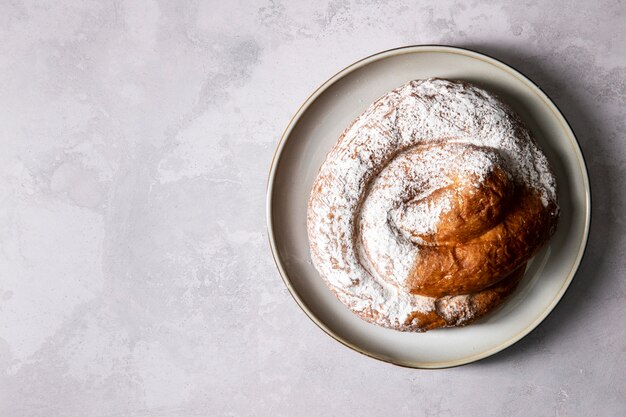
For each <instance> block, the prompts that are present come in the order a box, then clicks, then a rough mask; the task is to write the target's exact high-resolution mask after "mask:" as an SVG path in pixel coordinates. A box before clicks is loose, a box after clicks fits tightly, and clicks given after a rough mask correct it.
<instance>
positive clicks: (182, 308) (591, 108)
mask: <svg viewBox="0 0 626 417" xmlns="http://www.w3.org/2000/svg"><path fill="white" fill-rule="evenodd" d="M312 3H315V5H309V2H308V1H297V2H296V1H287V0H283V1H280V0H276V1H273V0H271V1H259V2H252V1H249V2H246V1H239V2H235V1H226V0H223V1H222V0H220V1H217V0H215V1H212V0H210V1H204V2H197V1H193V2H187V1H185V2H183V1H169V2H167V1H153V0H142V1H137V0H128V1H111V2H109V1H100V0H93V1H69V0H62V1H48V2H41V1H8V0H7V1H2V2H1V3H0V415H1V416H11V417H12V416H42V417H43V416H46V417H48V416H77V417H78V416H80V417H88V416H110V417H112V416H244V415H272V416H274V415H275V416H292V415H299V416H300V415H302V416H303V415H335V416H342V415H348V413H353V414H355V415H372V416H381V415H395V416H404V415H406V416H408V415H423V416H439V417H444V416H465V415H467V416H477V415H480V416H528V415H538V416H539V415H540V416H591V415H603V416H617V415H624V410H625V409H626V394H625V391H626V325H625V324H624V320H625V319H626V307H625V305H626V283H625V281H624V274H625V273H626V263H625V258H626V256H625V252H626V241H625V240H626V239H625V234H624V231H625V225H626V216H625V209H626V197H625V195H626V193H624V186H623V184H624V182H625V181H626V142H625V139H624V134H625V133H626V122H625V121H626V111H625V107H626V88H625V77H626V41H625V39H626V32H625V27H626V25H625V22H626V16H625V13H626V6H625V5H624V3H621V4H620V2H619V1H594V2H588V1H584V0H580V1H535V0H531V1H526V2H521V1H510V2H504V3H502V2H493V1H463V2H461V1H459V2H454V1H450V0H440V1H437V2H432V5H429V4H428V3H427V2H421V3H418V2H409V1H389V2H385V1H376V0H375V1H365V0H363V1H357V2H354V1H341V0H333V1H320V2H312ZM588 4H591V6H588ZM420 43H444V44H452V45H458V46H465V47H469V48H472V49H476V50H478V51H482V52H485V53H488V54H491V55H493V56H495V57H497V58H499V59H502V60H504V61H505V62H507V63H509V64H512V65H514V66H515V67H517V68H519V69H520V70H521V71H522V72H524V73H526V74H527V75H528V76H530V77H531V78H532V79H533V80H534V81H536V82H537V83H538V84H539V85H540V86H541V87H542V88H544V89H545V91H546V92H547V93H548V94H549V95H550V96H552V97H553V98H554V100H555V101H556V103H557V104H558V106H559V107H560V108H561V109H562V110H563V112H564V113H565V116H566V117H567V118H568V119H569V120H570V122H571V124H572V126H573V128H574V131H575V132H576V134H577V135H578V138H579V140H580V142H581V145H582V148H583V151H584V153H585V156H586V158H587V162H588V164H589V169H590V174H591V182H592V188H593V200H594V201H593V225H592V233H591V239H590V246H589V249H588V251H587V255H586V257H585V259H584V262H583V265H582V268H581V270H580V272H579V273H578V275H577V276H576V278H575V280H574V282H573V284H572V287H571V288H570V290H569V291H568V293H567V294H566V296H565V297H564V299H563V300H562V302H561V303H560V304H559V305H558V307H557V308H556V310H555V311H554V313H553V314H552V315H550V317H549V318H548V319H547V320H546V321H545V322H544V323H543V324H542V325H541V326H540V327H539V328H538V329H537V330H536V331H534V332H533V333H532V334H531V335H530V336H528V337H527V338H525V339H524V340H522V341H521V342H519V343H518V344H516V345H515V346H514V347H512V348H510V349H507V350H506V351H504V352H502V353H500V354H498V355H496V356H494V357H492V358H489V359H487V360H484V361H481V362H479V363H475V364H472V365H469V366H464V367H460V368H455V369H450V370H442V371H417V370H411V369H403V368H398V367H395V366H392V365H388V364H385V363H382V362H378V361H375V360H372V359H368V358H366V357H364V356H361V355H359V354H357V353H355V352H353V351H351V350H349V349H347V348H345V347H343V346H342V345H340V344H338V343H337V342H335V341H333V340H332V339H331V338H329V337H328V336H326V335H325V334H324V333H323V332H322V331H320V330H319V329H318V328H317V327H316V326H315V325H314V324H313V323H312V322H311V321H310V320H309V319H308V318H307V317H306V316H305V315H304V314H303V313H302V312H301V311H300V309H299V308H298V306H297V305H296V304H295V302H294V301H293V300H292V299H291V297H290V296H289V294H288V292H287V290H286V289H285V287H284V285H283V283H282V281H281V279H280V277H279V275H278V273H277V271H276V269H275V267H274V264H273V261H272V257H271V255H270V251H269V247H268V243H267V232H266V229H265V186H266V178H267V172H268V168H269V165H270V161H271V158H272V155H273V152H274V148H275V146H276V144H277V143H278V140H279V137H280V134H281V132H282V130H283V129H284V128H285V126H286V125H287V123H288V121H289V119H290V117H291V115H292V114H293V112H295V110H296V109H297V108H298V106H299V105H300V103H301V102H302V101H303V100H304V99H305V98H306V97H307V96H308V94H309V93H310V92H311V91H312V90H314V89H315V88H316V87H317V86H318V85H319V84H321V83H322V82H323V81H325V80H326V79H327V78H328V77H329V76H330V75H332V74H334V73H335V72H336V71H338V70H339V69H341V68H343V67H344V66H346V65H348V64H350V63H352V62H353V61H355V60H357V59H360V58H362V57H364V56H367V55H370V54H372V53H375V52H378V51H380V50H384V49H388V48H393V47H397V46H402V45H407V44H420Z"/></svg>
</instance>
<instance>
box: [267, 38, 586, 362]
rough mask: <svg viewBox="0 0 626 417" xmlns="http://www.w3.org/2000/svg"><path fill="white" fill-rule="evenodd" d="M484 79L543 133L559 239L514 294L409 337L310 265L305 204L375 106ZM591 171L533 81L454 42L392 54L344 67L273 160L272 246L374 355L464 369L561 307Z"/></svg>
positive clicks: (332, 329) (331, 324) (301, 294)
mask: <svg viewBox="0 0 626 417" xmlns="http://www.w3.org/2000/svg"><path fill="white" fill-rule="evenodd" d="M427 77H440V78H449V79H460V80H465V81H470V82H473V83H476V84H478V85H480V86H482V87H484V88H486V89H487V90H490V91H492V92H495V93H496V94H498V95H499V96H500V97H501V98H502V99H503V100H504V101H506V102H507V103H508V104H509V105H511V106H512V107H513V108H514V110H516V111H517V112H518V113H519V114H520V116H521V117H522V118H523V119H524V120H525V122H526V123H527V125H528V126H529V128H530V129H531V130H532V131H533V132H534V134H535V137H536V138H537V140H538V142H539V144H540V145H541V147H542V148H543V150H544V151H545V153H546V155H547V156H548V159H549V160H550V162H551V164H552V167H553V168H554V171H555V173H556V176H557V179H558V185H559V202H560V205H561V213H562V214H561V218H560V220H559V225H558V229H557V232H556V235H555V236H554V237H553V238H552V240H551V241H550V242H549V244H548V245H547V246H546V247H545V248H544V249H543V251H542V252H541V253H539V254H538V255H537V256H536V257H535V258H534V259H533V260H532V261H531V263H530V265H529V267H528V269H527V271H526V274H525V276H524V279H523V281H522V283H521V284H520V286H519V288H518V289H517V291H516V292H515V294H514V295H513V296H512V297H511V298H510V299H509V300H508V301H507V302H506V303H505V304H504V306H503V307H502V308H500V309H499V310H498V311H496V312H495V313H493V314H491V315H489V316H488V317H487V318H485V319H483V320H481V321H479V322H476V323H474V324H472V325H470V326H468V327H464V328H453V329H439V330H433V331H430V332H427V333H402V332H398V331H394V330H389V329H384V328H382V327H378V326H376V325H372V324H369V323H366V322H365V321H363V320H361V319H360V318H358V317H357V316H356V315H354V314H353V313H352V312H350V311H349V310H348V309H347V308H346V307H345V306H344V305H343V304H341V303H340V302H339V301H338V300H337V299H336V298H335V296H334V295H333V294H332V293H331V292H330V290H329V289H328V288H327V287H326V285H325V284H324V282H323V281H322V279H321V278H320V276H319V275H318V273H317V271H316V270H315V268H314V267H313V266H312V264H311V258H310V255H309V243H308V238H307V232H306V208H307V200H308V196H309V192H310V190H311V186H312V184H313V180H314V179H315V176H316V175H317V172H318V170H319V167H320V165H321V164H322V162H323V160H324V158H325V156H326V154H327V152H328V151H329V150H330V149H331V147H332V146H333V144H334V143H335V142H336V141H337V139H338V138H339V135H340V134H341V133H342V131H343V130H344V129H345V127H346V126H348V124H349V123H350V121H352V120H353V119H354V118H355V117H356V116H358V115H359V114H360V113H361V112H362V111H363V110H364V109H365V108H366V107H367V106H369V104H370V103H372V102H373V101H374V100H376V99H377V98H379V97H380V96H382V95H383V94H385V93H386V92H388V91H390V90H392V89H394V88H396V87H398V86H400V85H402V84H404V83H406V82H407V81H409V80H413V79H419V78H427ZM590 208H591V202H590V192H589V179H588V175H587V170H586V167H585V163H584V160H583V157H582V153H581V151H580V148H579V146H578V143H577V141H576V138H575V137H574V134H573V132H572V130H571V129H570V127H569V125H568V124H567V122H566V121H565V119H564V117H563V116H562V115H561V113H560V112H559V110H558V109H557V108H556V106H555V105H554V104H553V103H552V101H550V99H549V98H548V97H547V96H546V95H545V94H544V93H543V92H542V91H541V90H540V89H539V88H538V87H537V86H536V85H535V84H533V83H532V82H531V81H530V80H529V79H528V78H526V77H525V76H523V75H522V74H520V73H519V72H518V71H516V70H515V69H513V68H511V67H509V66H507V65H505V64H503V63H502V62H500V61H497V60H496V59H493V58H490V57H488V56H485V55H482V54H479V53H477V52H472V51H469V50H465V49H460V48H454V47H448V46H411V47H405V48H399V49H394V50H390V51H385V52H382V53H379V54H376V55H373V56H370V57H368V58H365V59H363V60H361V61H359V62H356V63H354V64H352V65H350V66H349V67H347V68H346V69H344V70H342V71H341V72H339V73H338V74H336V75H335V76H334V77H332V78H331V79H330V80H328V81H326V82H325V83H324V84H323V85H322V86H321V87H320V88H318V89H317V90H316V91H315V92H314V93H313V94H312V95H311V96H310V97H309V98H308V99H307V100H306V101H305V103H304V104H303V105H302V107H301V108H300V109H299V110H298V112H297V113H296V114H295V115H294V117H293V118H292V119H291V122H290V123H289V126H288V127H287V129H286V130H285V133H284V135H283V137H282V139H281V141H280V143H279V145H278V149H277V151H276V154H275V156H274V160H273V162H272V167H271V172H270V177H269V183H268V189H267V223H268V230H269V238H270V244H271V247H272V252H273V254H274V259H275V261H276V265H277V266H278V269H279V271H280V274H281V275H282V277H283V280H284V281H285V284H286V285H287V288H289V291H290V292H291V294H292V295H293V298H294V299H295V300H296V302H297V303H298V304H299V305H300V307H302V310H304V312H305V313H306V314H307V315H308V316H309V317H310V318H311V320H313V321H314V322H315V323H316V324H317V325H318V326H319V327H320V328H321V329H322V330H324V331H325V332H326V333H328V334H329V335H330V336H332V337H333V338H335V339H336V340H337V341H339V342H341V343H343V344H344V345H346V346H348V347H350V348H352V349H354V350H357V351H358V352H361V353H363V354H365V355H368V356H371V357H374V358H377V359H381V360H384V361H388V362H392V363H394V364H398V365H403V366H409V367H416V368H443V367H450V366H456V365H462V364H466V363H470V362H473V361H476V360H478V359H482V358H485V357H487V356H490V355H492V354H494V353H496V352H498V351H500V350H502V349H504V348H506V347H507V346H510V345H512V344H513V343H515V342H516V341H518V340H520V339H521V338H522V337H524V336H525V335H526V334H528V333H529V332H530V331H531V330H532V329H534V328H535V327H536V326H537V325H539V323H541V321H542V320H543V319H544V318H545V317H546V316H547V315H548V314H549V313H550V311H552V309H553V308H554V306H555V305H556V304H557V303H558V302H559V300H560V299H561V297H562V296H563V294H564V292H565V290H566V289H567V287H568V286H569V284H570V282H571V281H572V278H573V276H574V274H575V272H576V269H577V268H578V265H579V264H580V261H581V258H582V256H583V252H584V249H585V245H586V242H587V235H588V232H589V220H590Z"/></svg>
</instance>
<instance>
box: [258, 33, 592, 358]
mask: <svg viewBox="0 0 626 417" xmlns="http://www.w3.org/2000/svg"><path fill="white" fill-rule="evenodd" d="M420 52H445V53H453V54H457V55H464V56H468V57H470V58H475V59H479V60H482V61H485V62H487V63H489V64H492V65H495V66H496V67H499V68H500V69H501V70H504V71H505V72H508V73H510V74H511V75H513V76H515V77H516V78H517V79H519V80H520V81H522V82H523V83H525V84H526V85H527V86H528V87H529V88H530V90H531V91H533V92H534V93H535V94H537V95H538V96H539V98H540V99H541V100H542V101H543V102H544V103H545V104H546V105H547V107H548V108H549V109H550V110H551V111H552V113H554V115H555V116H556V118H557V120H558V121H559V122H560V124H561V127H562V128H563V130H564V131H565V132H566V133H569V135H567V136H568V139H569V140H570V142H571V144H572V145H573V149H574V151H575V154H576V156H577V158H578V162H579V165H580V168H581V171H582V174H583V175H582V177H583V178H582V179H583V186H584V193H585V228H584V231H583V236H582V240H581V244H580V247H579V248H578V253H577V254H576V259H575V261H574V264H573V266H572V269H571V270H570V272H569V275H568V277H567V279H566V281H565V282H564V283H563V285H562V286H561V288H560V289H559V291H558V292H557V293H556V294H555V297H554V298H553V299H552V301H551V302H550V304H549V305H548V306H547V307H546V309H545V310H544V311H543V312H542V313H541V314H540V315H539V317H537V318H536V319H535V320H534V321H533V322H532V323H530V324H529V325H528V326H527V327H526V328H524V329H523V330H521V331H520V332H518V333H517V334H516V335H515V336H513V337H511V338H509V339H507V340H506V341H504V342H502V343H500V344H499V345H497V346H495V347H493V348H491V349H488V350H486V351H483V352H479V353H477V354H474V355H470V356H467V357H463V358H460V359H457V360H451V361H445V362H428V363H425V362H404V361H402V362H400V361H394V360H393V358H389V357H386V356H382V355H380V356H379V355H376V354H374V353H371V352H368V351H366V350H365V349H362V348H360V347H359V346H357V345H355V344H353V343H351V342H349V341H347V340H345V339H344V338H343V337H341V336H340V335H338V334H336V333H335V332H333V331H331V330H330V329H329V328H328V327H327V326H326V325H325V324H324V323H323V322H322V321H321V320H319V319H318V318H317V317H316V316H315V314H314V313H313V312H312V311H311V310H310V309H309V308H308V307H307V305H306V304H305V303H304V302H303V301H302V299H301V298H300V296H299V295H298V293H297V291H296V290H295V289H294V287H293V285H292V284H291V280H290V278H289V276H288V274H287V272H286V270H285V268H284V266H283V263H282V260H281V258H280V255H279V254H278V249H277V247H276V238H275V234H274V222H273V218H272V217H273V204H272V196H273V190H274V183H275V178H276V170H277V166H278V161H279V160H280V157H281V155H282V152H283V149H284V148H285V145H286V143H287V141H288V139H289V137H290V135H291V132H292V130H293V128H294V127H295V126H296V124H297V122H298V121H299V120H300V118H301V117H302V115H303V114H304V113H305V112H306V110H307V109H308V108H309V107H310V106H311V104H313V103H314V102H315V100H317V98H318V97H319V96H320V95H321V94H322V93H323V92H324V91H326V90H327V89H328V88H330V87H331V86H332V85H333V84H334V83H335V82H337V81H338V80H340V79H341V78H343V77H344V76H346V75H348V74H350V73H351V72H353V71H355V70H357V69H359V68H361V67H364V66H365V65H368V64H370V63H372V62H375V61H378V60H381V59H385V58H388V57H391V56H395V55H404V54H408V53H420ZM572 138H573V140H571V139H572ZM591 210H592V206H591V187H590V180H589V171H588V169H587V163H586V160H585V156H584V154H583V152H582V148H581V146H580V142H579V140H578V138H577V137H576V134H575V133H574V130H573V129H572V127H571V125H570V123H569V121H568V120H567V118H566V117H565V115H564V114H563V112H562V111H561V110H560V109H559V108H558V106H557V105H556V104H555V103H554V102H553V101H552V99H550V97H549V96H548V95H547V94H546V92H545V91H543V90H542V89H541V87H540V86H539V85H538V84H537V83H535V82H534V81H532V80H531V79H530V78H529V77H528V76H526V75H525V74H523V73H522V72H521V71H519V70H518V69H516V68H514V67H513V66H511V65H509V64H506V63H504V62H502V61H501V60H499V59H497V58H494V57H492V56H490V55H488V54H485V53H482V52H478V51H475V50H473V49H470V48H466V47H459V46H452V45H443V44H420V45H407V46H400V47H397V48H391V49H387V50H383V51H380V52H377V53H374V54H372V55H369V56H366V57H365V58H362V59H360V60H357V61H355V62H353V63H352V64H350V65H348V66H346V67H345V68H343V69H341V70H340V71H338V72H336V73H335V74H334V75H332V76H331V77H330V78H328V79H327V80H326V81H325V82H324V83H322V84H321V85H320V86H319V87H318V88H317V89H315V90H314V91H313V92H312V93H311V94H310V95H309V96H308V97H307V98H306V100H304V102H303V103H302V104H301V105H300V107H299V108H298V110H297V111H296V112H295V113H294V114H293V116H292V117H291V119H290V120H289V123H288V124H287V127H286V128H285V130H284V131H283V134H282V135H281V138H280V140H279V142H278V144H277V145H276V150H275V151H274V156H273V157H272V162H271V165H270V170H269V175H268V180H267V186H266V228H267V232H268V239H269V243H270V248H271V252H272V258H273V259H274V263H275V265H276V268H277V269H278V272H279V274H280V276H281V278H282V280H283V283H284V284H285V286H286V287H287V289H288V291H289V294H290V295H291V297H292V298H293V299H294V301H295V302H296V304H298V306H299V307H300V309H301V310H302V311H303V312H304V313H305V314H306V316H307V317H308V318H309V319H310V320H311V321H312V322H313V323H314V324H315V325H316V326H317V327H319V328H320V329H321V330H322V331H323V332H324V333H326V334H327V335H328V336H330V337H332V338H333V339H334V340H336V341H337V342H339V343H341V344H342V345H344V346H346V347H347V348H349V349H351V350H354V351H356V352H358V353H360V354H362V355H365V356H367V357H369V358H373V359H376V360H379V361H381V362H384V363H389V364H393V365H396V366H400V367H404V368H411V369H445V368H452V367H456V366H462V365H467V364H470V363H473V362H476V361H479V360H481V359H485V358H487V357H489V356H492V355H495V354H496V353H498V352H501V351H503V350H504V349H506V348H508V347H510V346H512V345H513V344H515V343H517V342H518V341H520V340H521V339H523V338H524V337H525V336H527V335H528V334H529V333H531V332H532V331H533V330H534V329H536V328H537V327H538V326H539V325H540V324H541V323H542V322H543V321H544V320H545V319H546V318H547V317H548V315H550V313H552V311H554V308H555V307H556V305H557V304H558V303H559V302H560V300H561V299H562V298H563V296H564V295H565V292H566V291H567V289H568V288H569V287H570V284H571V282H572V281H573V279H574V276H575V275H576V273H577V272H578V269H579V267H580V264H581V263H582V260H583V258H584V256H585V253H586V250H587V244H588V242H589V230H590V227H591Z"/></svg>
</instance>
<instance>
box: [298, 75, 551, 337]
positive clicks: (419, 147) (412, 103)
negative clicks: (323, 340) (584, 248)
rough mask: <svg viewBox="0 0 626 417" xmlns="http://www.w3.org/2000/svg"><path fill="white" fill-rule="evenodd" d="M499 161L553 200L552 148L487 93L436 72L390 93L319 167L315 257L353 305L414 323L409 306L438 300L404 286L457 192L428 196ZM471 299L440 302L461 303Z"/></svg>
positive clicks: (311, 225) (401, 323)
mask: <svg viewBox="0 0 626 417" xmlns="http://www.w3.org/2000/svg"><path fill="white" fill-rule="evenodd" d="M466 145H474V146H471V147H468V146H466ZM496 164H499V165H505V166H506V168H507V169H506V171H507V172H509V173H510V175H511V176H512V178H513V180H514V181H515V182H517V183H520V184H525V185H527V186H529V187H531V188H533V189H535V190H537V191H538V192H539V193H540V194H541V196H542V201H544V204H545V205H548V204H549V203H555V204H556V190H555V179H554V176H553V174H552V173H551V171H550V168H549V166H548V162H547V159H546V157H545V155H544V154H543V153H542V152H541V150H540V149H539V148H538V147H537V145H536V144H535V142H534V141H533V139H532V137H531V136H530V133H529V132H528V131H527V130H526V129H525V128H523V127H522V125H521V124H520V122H519V120H518V119H517V117H516V116H515V115H514V114H513V113H512V112H511V110H510V109H508V107H506V106H505V105H503V104H502V103H501V102H500V101H499V100H497V99H496V98H495V97H493V96H492V95H490V94H489V93H487V92H485V91H483V90H481V89H479V88H477V87H475V86H471V85H469V84H466V83H456V82H450V81H446V80H439V79H430V80H419V81H412V82H410V83H408V84H406V85H404V86H402V87H400V88H398V89H396V90H394V91H392V92H390V93H388V94H387V95H385V96H384V97H382V98H381V99H379V100H377V101H376V102H374V103H373V104H372V105H371V106H370V107H369V108H368V109H367V110H366V111H365V112H364V113H363V114H362V115H361V116H359V117H358V118H357V119H356V120H355V121H354V123H353V124H352V125H351V126H350V127H349V128H348V129H346V131H345V132H344V134H343V135H342V137H341V138H340V139H339V141H338V143H337V144H336V145H335V147H334V148H333V149H332V150H331V152H330V153H329V155H328V156H327V159H326V161H325V162H324V164H323V165H322V167H321V169H320V173H319V175H318V178H317V180H316V182H315V185H314V189H313V192H312V194H311V199H310V201H309V212H308V231H309V240H310V243H311V253H312V259H313V262H314V265H315V266H316V268H317V269H318V271H319V272H320V274H321V276H322V277H323V278H324V279H325V280H326V282H327V283H328V285H329V286H330V288H331V289H333V291H334V292H335V293H336V294H337V295H338V297H339V299H340V300H341V301H342V302H344V303H345V304H346V305H348V306H349V307H350V308H351V309H352V310H353V311H355V312H358V313H360V314H361V315H362V316H363V317H365V318H367V319H369V320H370V321H374V322H376V323H378V324H381V325H384V326H388V327H393V328H399V329H405V330H406V329H409V328H410V324H405V321H406V320H407V318H408V317H409V316H410V315H411V313H414V312H429V311H432V310H433V309H435V308H436V306H435V300H434V299H432V298H428V297H422V296H415V295H411V294H409V293H408V292H407V291H406V290H405V289H404V287H403V285H402V283H403V282H404V280H405V279H406V277H407V275H408V273H409V271H410V270H411V268H412V266H413V264H414V262H415V258H416V256H417V255H418V251H419V249H418V246H416V245H415V243H420V242H419V238H416V237H415V235H416V234H428V233H434V232H436V228H437V223H438V219H439V217H440V216H441V214H442V213H445V212H446V211H447V210H450V207H451V206H450V198H452V196H451V194H450V193H448V194H446V192H445V191H444V192H442V193H440V194H441V195H438V198H437V199H434V200H433V199H427V200H424V198H425V197H427V196H429V195H431V194H432V193H434V192H439V191H438V190H441V189H443V188H445V187H446V186H448V185H450V184H451V183H452V181H453V179H452V178H451V177H450V173H452V172H456V173H461V174H463V175H464V176H465V177H467V178H474V181H476V184H475V185H476V186H477V187H478V186H479V185H480V181H481V180H482V178H484V176H485V175H486V174H487V173H489V172H490V171H491V170H492V169H493V167H494V165H496ZM467 174H471V175H467ZM464 297H465V296H457V297H454V298H455V302H454V303H452V302H450V303H447V304H446V303H440V305H439V308H440V309H443V310H446V308H449V309H454V310H455V311H456V310H458V303H459V302H463V300H464ZM447 306H449V307H447ZM443 312H444V314H445V311H443ZM448 314H451V315H453V314H455V313H454V312H453V311H452V310H450V311H448Z"/></svg>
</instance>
